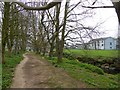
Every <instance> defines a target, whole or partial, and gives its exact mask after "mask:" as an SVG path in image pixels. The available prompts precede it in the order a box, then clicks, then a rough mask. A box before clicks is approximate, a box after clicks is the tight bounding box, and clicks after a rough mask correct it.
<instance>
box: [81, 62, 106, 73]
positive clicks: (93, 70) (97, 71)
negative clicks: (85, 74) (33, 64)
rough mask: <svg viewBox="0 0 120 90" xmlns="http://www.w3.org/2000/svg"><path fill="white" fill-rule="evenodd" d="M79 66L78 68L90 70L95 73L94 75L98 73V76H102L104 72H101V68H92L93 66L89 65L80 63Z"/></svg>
mask: <svg viewBox="0 0 120 90" xmlns="http://www.w3.org/2000/svg"><path fill="white" fill-rule="evenodd" d="M79 66H80V67H84V68H85V69H89V70H91V71H92V72H95V73H98V74H101V75H103V74H104V71H103V70H102V69H101V68H99V67H97V66H93V65H91V64H85V63H81V64H79Z"/></svg>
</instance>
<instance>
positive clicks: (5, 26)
mask: <svg viewBox="0 0 120 90" xmlns="http://www.w3.org/2000/svg"><path fill="white" fill-rule="evenodd" d="M9 11H10V2H5V3H4V17H3V25H2V63H3V64H4V63H5V56H4V54H5V46H6V42H7V37H8V35H7V34H8V29H9Z"/></svg>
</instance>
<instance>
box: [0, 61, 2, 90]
mask: <svg viewBox="0 0 120 90" xmlns="http://www.w3.org/2000/svg"><path fill="white" fill-rule="evenodd" d="M1 88H2V64H1V63H0V90H1Z"/></svg>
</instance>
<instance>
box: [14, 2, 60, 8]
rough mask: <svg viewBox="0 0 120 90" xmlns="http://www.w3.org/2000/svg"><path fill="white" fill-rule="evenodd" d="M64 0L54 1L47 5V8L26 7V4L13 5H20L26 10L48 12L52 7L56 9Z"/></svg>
mask: <svg viewBox="0 0 120 90" xmlns="http://www.w3.org/2000/svg"><path fill="white" fill-rule="evenodd" d="M61 2H62V0H59V1H58V0H57V2H56V0H53V1H52V2H50V3H49V4H47V5H45V6H41V7H31V6H27V5H25V4H24V3H22V2H13V3H17V4H18V5H20V6H21V7H23V8H24V9H26V10H47V9H50V8H52V7H54V6H55V5H57V4H59V3H61Z"/></svg>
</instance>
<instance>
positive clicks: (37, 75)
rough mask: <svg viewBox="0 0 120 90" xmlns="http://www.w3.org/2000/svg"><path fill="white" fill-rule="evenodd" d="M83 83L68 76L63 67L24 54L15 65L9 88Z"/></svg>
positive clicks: (47, 86)
mask: <svg viewBox="0 0 120 90" xmlns="http://www.w3.org/2000/svg"><path fill="white" fill-rule="evenodd" d="M85 87H86V86H85V84H83V83H81V82H80V81H78V80H76V79H74V78H72V77H70V76H69V75H68V74H67V73H66V72H65V71H64V70H63V69H60V68H56V67H54V66H52V65H51V64H50V63H49V62H48V61H46V60H44V59H42V58H39V57H37V56H35V55H34V54H25V55H24V59H23V60H22V61H21V63H20V64H18V65H17V67H16V70H15V75H14V78H13V83H12V85H11V88H85Z"/></svg>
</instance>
